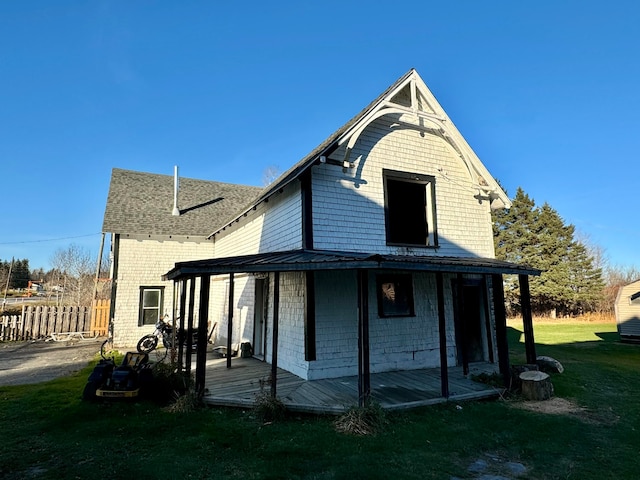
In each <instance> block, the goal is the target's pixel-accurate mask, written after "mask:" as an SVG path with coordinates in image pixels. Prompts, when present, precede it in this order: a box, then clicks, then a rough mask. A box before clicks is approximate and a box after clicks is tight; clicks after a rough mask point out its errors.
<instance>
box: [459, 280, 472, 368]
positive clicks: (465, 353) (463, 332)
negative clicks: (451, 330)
mask: <svg viewBox="0 0 640 480" xmlns="http://www.w3.org/2000/svg"><path fill="white" fill-rule="evenodd" d="M456 285H457V289H458V291H457V292H456V293H457V295H456V322H457V323H458V331H459V332H460V340H461V341H462V374H463V375H464V376H467V375H469V332H467V328H466V327H467V326H466V325H465V323H466V318H465V311H464V278H463V277H462V274H461V273H458V276H457V281H456Z"/></svg>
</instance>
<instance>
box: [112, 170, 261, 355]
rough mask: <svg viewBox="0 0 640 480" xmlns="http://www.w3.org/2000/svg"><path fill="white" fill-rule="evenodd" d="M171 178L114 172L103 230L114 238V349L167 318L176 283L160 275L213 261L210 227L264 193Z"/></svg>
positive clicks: (138, 336)
mask: <svg viewBox="0 0 640 480" xmlns="http://www.w3.org/2000/svg"><path fill="white" fill-rule="evenodd" d="M176 174H177V172H176ZM176 177H177V175H174V176H171V175H157V174H151V173H143V172H134V171H130V170H122V169H119V168H114V169H113V171H112V174H111V183H110V187H109V195H108V197H107V205H106V210H105V215H104V222H103V227H102V231H103V232H108V233H111V236H112V238H111V278H112V280H113V281H112V295H111V319H112V325H113V335H114V344H115V345H117V346H123V347H125V346H126V347H130V346H135V345H136V342H137V341H138V339H139V338H140V337H142V336H143V335H146V334H148V333H151V332H152V331H153V328H154V324H155V323H156V321H157V320H158V319H160V318H162V317H164V316H165V315H169V316H172V314H173V311H174V310H175V293H174V291H173V283H172V282H163V281H161V280H160V277H161V276H162V274H163V273H165V272H166V271H167V270H168V269H170V268H172V267H173V265H174V264H175V262H176V261H180V260H194V259H201V258H210V257H212V256H213V255H214V253H215V251H214V245H213V242H212V241H211V240H210V239H208V238H207V237H208V236H209V234H210V233H211V225H212V224H213V225H215V224H218V223H220V222H222V221H224V220H226V219H227V218H228V217H229V215H231V214H232V213H234V212H236V211H237V210H238V209H240V208H242V207H243V206H245V205H246V204H247V202H248V201H249V200H251V199H252V198H253V197H255V195H256V194H257V193H258V192H260V191H261V189H260V188H256V187H247V186H243V185H232V184H227V183H220V182H210V181H204V180H194V179H189V178H182V179H180V181H179V182H176ZM177 183H178V185H177ZM176 187H177V188H176ZM176 192H177V195H176ZM176 207H177V212H174V209H175V208H176ZM174 213H177V215H174Z"/></svg>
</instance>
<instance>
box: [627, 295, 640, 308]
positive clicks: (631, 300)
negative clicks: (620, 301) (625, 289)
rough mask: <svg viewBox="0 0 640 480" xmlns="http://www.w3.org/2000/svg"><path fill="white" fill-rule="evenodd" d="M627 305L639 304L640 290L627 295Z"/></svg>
mask: <svg viewBox="0 0 640 480" xmlns="http://www.w3.org/2000/svg"><path fill="white" fill-rule="evenodd" d="M629 305H640V292H636V293H634V294H633V295H631V296H630V297H629Z"/></svg>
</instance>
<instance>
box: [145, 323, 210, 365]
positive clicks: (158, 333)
mask: <svg viewBox="0 0 640 480" xmlns="http://www.w3.org/2000/svg"><path fill="white" fill-rule="evenodd" d="M165 318H166V317H165ZM175 338H176V340H177V342H176V346H177V345H183V346H184V347H185V348H186V346H187V331H186V330H185V329H182V328H178V331H177V332H176V335H175ZM160 339H162V345H163V346H164V350H162V349H158V343H160ZM173 342H174V335H173V325H171V324H170V323H168V322H165V321H164V319H160V320H158V321H157V322H156V325H155V330H154V331H153V333H150V334H148V335H145V336H144V337H142V338H141V339H140V340H138V344H137V345H136V349H137V350H138V352H140V353H146V354H149V353H151V352H152V351H154V350H155V351H156V356H157V359H158V361H161V360H164V357H166V355H167V352H168V351H169V350H170V349H172V348H173V347H174V344H173ZM197 348H198V329H197V328H194V329H192V334H191V353H195V352H196V350H197Z"/></svg>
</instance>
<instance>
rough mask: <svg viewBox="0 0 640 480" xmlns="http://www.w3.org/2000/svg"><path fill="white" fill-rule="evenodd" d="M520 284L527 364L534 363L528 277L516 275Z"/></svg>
mask: <svg viewBox="0 0 640 480" xmlns="http://www.w3.org/2000/svg"><path fill="white" fill-rule="evenodd" d="M518 280H519V283H520V305H522V326H523V327H524V346H525V351H526V355H527V363H530V364H535V363H536V344H535V341H534V339H533V317H532V314H531V292H530V291H529V277H528V276H527V275H518Z"/></svg>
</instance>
